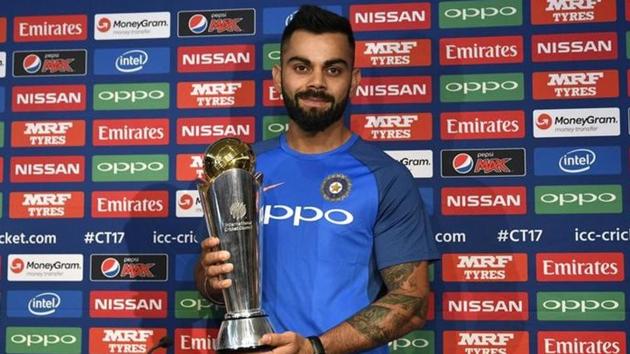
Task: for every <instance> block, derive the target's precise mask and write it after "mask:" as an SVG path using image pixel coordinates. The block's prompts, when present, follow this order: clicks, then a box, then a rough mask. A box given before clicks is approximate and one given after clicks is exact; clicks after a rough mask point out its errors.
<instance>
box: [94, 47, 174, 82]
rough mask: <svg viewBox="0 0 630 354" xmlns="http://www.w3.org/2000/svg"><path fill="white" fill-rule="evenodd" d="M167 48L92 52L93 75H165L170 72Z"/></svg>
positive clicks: (168, 49)
mask: <svg viewBox="0 0 630 354" xmlns="http://www.w3.org/2000/svg"><path fill="white" fill-rule="evenodd" d="M170 55H171V50H170V48H168V47H151V48H114V49H96V50H95V51H94V74H96V75H138V74H165V73H168V72H169V71H170Z"/></svg>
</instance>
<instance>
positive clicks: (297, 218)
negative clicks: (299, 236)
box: [261, 205, 354, 226]
mask: <svg viewBox="0 0 630 354" xmlns="http://www.w3.org/2000/svg"><path fill="white" fill-rule="evenodd" d="M261 212H262V220H263V223H264V224H269V221H271V220H290V221H291V222H292V224H293V226H300V225H301V224H302V223H303V222H318V221H320V220H322V219H324V220H326V221H327V222H329V223H331V224H335V225H348V224H351V223H352V221H354V216H353V215H352V214H351V213H350V212H349V211H347V210H344V209H328V210H322V209H319V208H317V207H314V206H295V207H290V206H287V205H265V206H263V208H262V210H261Z"/></svg>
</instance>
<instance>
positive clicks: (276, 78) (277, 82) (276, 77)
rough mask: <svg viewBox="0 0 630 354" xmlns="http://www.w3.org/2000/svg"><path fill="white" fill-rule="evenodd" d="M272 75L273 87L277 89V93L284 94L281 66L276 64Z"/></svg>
mask: <svg viewBox="0 0 630 354" xmlns="http://www.w3.org/2000/svg"><path fill="white" fill-rule="evenodd" d="M271 75H272V77H273V86H274V87H275V88H276V91H278V92H282V68H281V67H280V64H274V65H273V68H271Z"/></svg>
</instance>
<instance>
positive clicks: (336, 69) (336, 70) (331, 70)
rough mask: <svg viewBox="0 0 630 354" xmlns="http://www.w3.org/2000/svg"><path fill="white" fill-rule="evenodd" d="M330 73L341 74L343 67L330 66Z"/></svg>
mask: <svg viewBox="0 0 630 354" xmlns="http://www.w3.org/2000/svg"><path fill="white" fill-rule="evenodd" d="M328 73H329V74H331V75H335V76H336V75H339V74H341V69H339V68H328Z"/></svg>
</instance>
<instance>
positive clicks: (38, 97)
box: [12, 85, 86, 112]
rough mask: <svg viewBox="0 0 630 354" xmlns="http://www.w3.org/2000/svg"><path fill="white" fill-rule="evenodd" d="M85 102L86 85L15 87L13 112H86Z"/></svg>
mask: <svg viewBox="0 0 630 354" xmlns="http://www.w3.org/2000/svg"><path fill="white" fill-rule="evenodd" d="M85 102H86V93H85V85H54V86H53V85H46V86H14V87H13V94H12V103H13V104H12V107H13V112H57V111H84V110H85Z"/></svg>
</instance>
